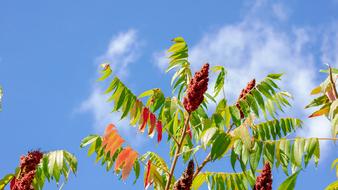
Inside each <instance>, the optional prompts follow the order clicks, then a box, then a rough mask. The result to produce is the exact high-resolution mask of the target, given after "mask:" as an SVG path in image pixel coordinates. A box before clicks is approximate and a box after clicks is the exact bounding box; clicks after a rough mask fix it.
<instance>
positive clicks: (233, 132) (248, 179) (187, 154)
mask: <svg viewBox="0 0 338 190" xmlns="http://www.w3.org/2000/svg"><path fill="white" fill-rule="evenodd" d="M172 41H173V44H172V45H171V47H170V48H169V49H168V53H169V65H168V68H167V70H166V72H169V71H172V70H173V71H174V73H173V77H172V80H171V87H172V91H173V92H172V93H173V94H174V96H172V97H165V95H164V93H163V92H162V91H161V90H160V89H158V88H154V89H150V90H146V91H144V92H143V93H141V94H140V95H139V96H136V95H134V94H133V93H132V92H131V90H130V89H128V88H127V87H126V86H125V84H123V82H121V80H120V79H119V78H117V77H114V78H113V79H112V81H111V82H110V85H109V87H108V88H107V89H106V90H105V93H106V94H109V96H110V97H109V99H108V102H113V103H114V106H113V108H112V111H113V112H120V113H121V119H127V118H128V116H129V119H130V125H133V126H134V125H137V124H138V125H139V128H138V129H139V130H140V131H141V132H144V131H145V127H146V126H148V135H149V136H150V137H152V136H153V134H154V133H153V131H154V122H155V121H156V122H161V126H163V132H164V133H165V134H166V137H167V141H168V143H167V144H168V145H169V156H170V158H174V159H173V160H172V162H174V163H175V161H177V160H175V158H178V157H182V160H183V162H184V163H185V162H187V161H188V160H189V159H191V158H192V157H193V156H194V157H195V154H197V153H198V152H200V151H204V152H205V153H207V155H208V157H207V158H206V159H205V160H204V162H203V163H204V164H206V163H209V162H216V161H220V162H222V161H223V159H222V158H224V157H226V156H230V164H231V166H232V168H233V170H234V171H235V173H223V172H205V171H203V172H200V173H198V172H197V174H198V175H197V176H196V178H195V179H194V180H193V187H192V189H198V188H199V187H200V186H201V185H202V184H204V183H206V184H207V185H208V187H209V189H251V188H252V186H253V185H254V182H255V175H256V173H257V172H260V170H259V169H257V168H258V167H259V166H260V165H261V163H263V164H264V163H265V162H269V163H270V165H271V167H272V168H282V170H283V171H284V173H285V174H286V175H289V174H290V173H291V174H292V175H291V176H290V177H288V178H287V179H286V181H285V182H284V183H283V184H282V185H281V186H280V189H292V188H294V186H295V181H296V178H297V175H298V174H299V172H300V171H301V169H302V168H306V167H307V165H308V163H309V162H310V160H314V162H315V164H316V165H317V164H318V161H319V158H320V146H319V140H320V138H303V137H296V138H293V139H288V138H287V137H289V136H290V135H292V134H294V133H295V132H296V130H297V129H298V128H301V127H302V121H301V120H300V119H297V118H292V117H283V118H280V117H279V114H280V113H281V112H284V111H285V109H286V108H288V107H291V104H290V102H289V100H290V99H291V98H292V96H291V95H290V94H289V93H288V92H286V91H283V90H282V89H281V88H280V87H279V85H278V83H279V80H281V77H282V75H283V74H280V73H275V74H268V75H267V76H266V77H265V78H264V79H263V80H261V81H259V82H257V84H256V85H254V86H253V88H252V89H251V88H250V90H248V91H246V92H245V94H244V96H241V98H240V99H238V100H237V101H236V102H233V103H230V102H228V100H227V99H226V97H225V92H224V82H225V76H226V75H227V72H226V69H225V68H224V67H222V66H214V67H212V68H211V70H212V71H213V72H211V73H213V74H215V75H216V76H215V77H212V76H210V78H212V79H214V78H215V84H214V86H213V87H212V92H211V93H210V94H208V93H206V94H204V95H205V96H204V97H205V98H204V101H203V103H202V104H201V106H200V107H199V108H198V109H197V110H196V111H194V112H192V113H191V114H190V115H189V113H187V112H186V111H185V109H184V106H183V105H182V99H183V95H184V94H185V93H186V90H187V89H188V85H189V82H190V80H191V78H192V71H191V69H190V62H189V61H188V45H187V43H186V42H185V40H184V39H183V38H182V37H177V38H174V39H173V40H172ZM111 74H112V70H111V68H110V67H109V65H104V69H103V71H101V77H100V78H99V81H102V80H107V79H108V78H109V76H110V75H111ZM335 77H336V76H335ZM209 89H210V87H209ZM332 89H333V86H332V84H331V81H330V78H328V79H326V80H325V82H324V83H323V84H321V85H320V86H319V87H317V88H315V89H314V90H313V91H312V92H311V93H312V94H321V95H320V96H319V97H318V98H316V99H314V100H313V101H312V102H311V103H310V104H309V105H308V106H307V108H309V107H316V106H320V109H319V110H317V111H316V112H315V113H314V114H312V115H311V117H314V116H319V115H326V116H328V117H329V118H330V119H331V120H332V121H333V124H334V127H333V129H332V130H333V132H332V133H333V134H335V135H336V134H337V130H338V128H337V127H336V126H338V125H337V123H338V116H336V115H337V114H336V113H337V112H338V107H337V106H338V101H332V100H331V99H330V97H328V96H327V93H328V92H332ZM221 91H223V93H222V94H223V98H222V99H220V100H217V99H216V97H218V98H219V97H220V96H219V94H220V92H221ZM175 95H176V96H175ZM242 95H243V94H242ZM141 100H142V101H143V102H142V101H141ZM210 103H215V104H216V108H215V110H213V112H210V111H211V110H208V106H209V105H210ZM206 110H208V112H207V111H206ZM150 115H151V117H150ZM188 116H189V117H188ZM187 118H189V121H188V122H187V123H186V122H185V121H187ZM257 121H258V122H257ZM186 128H188V130H187V131H184V129H186ZM187 134H189V135H187ZM158 135H161V137H162V129H161V132H159V131H158ZM183 137H184V138H183ZM179 140H182V144H180V143H181V142H180V141H179ZM103 141H104V137H101V136H97V135H91V136H88V137H86V138H85V139H84V140H83V141H82V143H81V147H85V146H89V150H88V154H89V155H91V154H93V153H96V161H97V162H98V161H99V160H102V161H101V164H102V165H104V164H106V169H107V170H110V169H111V167H112V165H113V163H114V162H116V159H117V157H118V156H119V154H122V153H121V152H122V151H123V150H124V148H123V147H121V146H120V145H121V144H119V145H116V144H115V145H114V146H117V147H118V149H117V151H116V152H114V155H110V152H109V151H106V144H105V143H104V142H103ZM110 146H113V145H110ZM117 147H115V148H117ZM140 163H141V164H144V165H145V169H144V175H145V185H149V184H150V183H152V184H153V185H154V188H155V189H159V190H160V189H165V187H167V188H168V187H169V188H170V187H172V185H173V183H174V181H171V183H170V184H169V181H170V180H169V179H171V177H172V178H174V179H175V176H171V171H173V169H174V168H175V164H176V163H175V164H173V165H172V166H173V168H169V167H168V166H167V164H166V162H165V161H164V159H163V158H161V157H160V155H158V154H156V153H154V152H147V153H145V154H144V155H142V156H140V157H138V159H137V161H136V162H135V163H134V165H133V168H134V172H135V176H136V179H137V178H138V176H139V174H140ZM238 163H239V166H240V168H241V170H242V172H236V169H237V168H238V167H237V165H236V164H238ZM195 164H197V163H195ZM203 167H204V165H203V166H202V168H203ZM115 172H117V173H119V172H120V170H117V171H115ZM166 184H167V185H166Z"/></svg>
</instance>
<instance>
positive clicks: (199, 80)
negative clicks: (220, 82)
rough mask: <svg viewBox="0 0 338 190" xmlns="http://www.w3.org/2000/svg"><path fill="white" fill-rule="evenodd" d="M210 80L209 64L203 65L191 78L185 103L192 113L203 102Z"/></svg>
mask: <svg viewBox="0 0 338 190" xmlns="http://www.w3.org/2000/svg"><path fill="white" fill-rule="evenodd" d="M208 82H209V64H208V63H206V64H204V65H203V67H202V69H201V70H200V71H198V72H196V73H195V76H194V77H193V78H192V79H191V81H190V84H189V87H188V91H187V95H186V96H185V97H184V100H183V105H184V107H185V109H186V110H187V111H188V112H189V113H191V112H193V111H195V110H196V109H197V108H198V106H200V104H201V103H202V102H203V99H204V93H205V92H206V91H207V89H208Z"/></svg>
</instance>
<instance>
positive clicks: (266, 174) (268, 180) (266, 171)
mask: <svg viewBox="0 0 338 190" xmlns="http://www.w3.org/2000/svg"><path fill="white" fill-rule="evenodd" d="M253 190H272V174H271V167H270V164H269V163H268V162H266V163H265V165H264V168H263V171H262V173H261V175H260V176H258V177H257V179H256V184H255V186H254V189H253Z"/></svg>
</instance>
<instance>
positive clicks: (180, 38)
mask: <svg viewBox="0 0 338 190" xmlns="http://www.w3.org/2000/svg"><path fill="white" fill-rule="evenodd" d="M172 41H173V42H176V43H179V42H185V41H184V38H183V37H181V36H179V37H176V38H174V39H172Z"/></svg>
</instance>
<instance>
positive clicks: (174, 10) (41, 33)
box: [0, 0, 338, 190]
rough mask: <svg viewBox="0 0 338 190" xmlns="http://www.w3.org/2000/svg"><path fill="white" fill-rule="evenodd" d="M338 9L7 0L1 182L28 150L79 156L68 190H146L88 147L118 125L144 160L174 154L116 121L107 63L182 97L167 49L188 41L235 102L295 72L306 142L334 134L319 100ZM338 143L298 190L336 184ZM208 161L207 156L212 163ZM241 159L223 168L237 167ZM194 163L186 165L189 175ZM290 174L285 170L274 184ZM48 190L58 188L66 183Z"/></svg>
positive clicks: (141, 85) (287, 84)
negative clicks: (100, 78) (173, 82)
mask: <svg viewBox="0 0 338 190" xmlns="http://www.w3.org/2000/svg"><path fill="white" fill-rule="evenodd" d="M337 9H338V1H337V0H325V1H311V2H309V1H305V0H299V1H295V0H290V1H288V2H287V3H286V2H284V1H269V0H257V1H248V0H243V1H239V0H229V1H212V2H206V1H202V0H195V1H193V0H188V1H184V2H183V1H163V2H160V1H153V0H151V1H119V2H118V1H108V0H102V1H96V2H94V1H79V0H74V1H65V0H59V1H42V0H31V1H13V0H0V84H1V85H2V86H3V88H4V93H5V95H4V98H3V101H4V102H3V111H2V112H1V113H0V127H1V133H0V144H1V145H2V146H1V156H0V176H3V175H5V174H7V173H9V172H12V171H13V169H14V168H15V167H16V166H17V165H18V162H19V157H20V155H22V154H25V153H26V152H27V151H28V150H32V149H36V148H41V149H42V150H45V151H48V150H55V149H67V150H69V151H70V152H72V153H74V154H75V155H76V156H77V158H78V160H79V170H78V174H77V176H76V177H72V178H71V179H70V181H69V182H68V183H67V184H66V186H65V188H64V189H66V190H67V189H119V188H123V189H142V187H143V186H142V179H141V180H139V182H138V183H137V184H136V185H135V186H134V185H132V180H133V179H131V180H128V181H126V182H121V181H119V180H118V177H116V176H115V175H114V174H112V173H107V172H105V170H104V168H102V167H100V166H98V165H95V164H94V158H88V157H87V156H86V151H85V150H80V148H79V143H80V141H81V139H82V138H83V137H85V136H87V135H88V134H90V133H100V132H102V130H103V128H104V127H105V125H106V123H107V122H111V121H113V122H115V123H117V124H118V126H119V128H120V130H121V133H122V134H123V135H124V137H125V138H126V139H127V140H128V142H129V143H130V144H131V145H132V146H133V147H135V149H137V150H138V151H139V152H141V153H143V152H145V151H146V150H147V149H151V150H153V151H159V152H160V153H161V154H162V155H165V153H166V151H167V149H166V146H165V142H162V143H161V144H159V145H156V143H155V140H154V139H148V138H147V137H145V136H142V135H139V134H136V130H135V129H134V128H130V127H129V126H127V125H126V123H125V122H124V121H117V119H116V118H117V116H116V115H112V114H109V107H107V104H105V103H104V98H105V97H104V96H102V94H101V91H102V89H101V88H102V87H103V86H102V84H96V83H95V82H94V81H95V80H96V78H97V70H98V65H99V64H100V62H101V61H103V60H109V61H110V62H111V64H112V66H113V69H114V68H115V70H114V71H115V73H116V74H117V75H118V76H120V77H121V78H122V79H123V81H124V82H125V83H126V84H127V85H128V86H129V87H130V88H131V89H132V90H133V92H135V93H136V94H139V93H141V92H142V91H144V90H147V89H150V88H154V87H160V88H162V89H163V90H164V92H166V94H167V95H169V94H170V89H169V82H170V77H171V76H170V75H164V71H163V68H164V67H165V65H166V63H167V62H166V61H167V60H166V59H165V55H164V53H163V52H164V50H165V49H166V48H168V47H169V46H170V39H172V38H173V37H176V36H183V37H184V38H186V40H187V42H188V43H189V46H190V53H191V54H190V55H191V56H190V61H191V62H192V68H193V69H194V70H197V69H198V68H199V67H200V66H201V65H202V64H203V63H204V62H205V61H209V62H210V63H211V64H212V65H216V64H217V65H224V66H225V67H226V68H227V69H228V72H229V75H228V77H227V83H226V94H227V96H228V97H229V99H233V98H234V97H236V96H237V95H238V93H239V92H240V88H242V87H243V86H245V84H246V82H247V81H249V80H250V79H251V78H252V77H256V78H257V79H259V78H262V77H264V76H265V75H266V74H268V73H269V72H285V73H286V76H285V81H284V82H282V83H281V85H282V87H284V88H285V89H287V90H289V91H290V92H291V93H292V94H293V95H294V102H293V103H294V105H295V108H294V109H293V110H292V111H290V112H288V113H290V114H293V115H296V116H298V117H301V118H305V125H304V129H303V130H301V131H298V135H300V136H307V137H309V136H320V137H324V136H329V123H328V122H327V121H326V120H325V119H314V120H311V121H309V120H307V119H306V116H307V115H308V114H309V113H310V111H308V110H306V111H304V110H303V109H302V108H303V107H304V105H305V104H306V103H308V102H309V100H310V98H309V97H308V92H309V91H310V90H311V88H312V87H314V86H315V85H316V84H318V83H319V82H320V80H321V79H322V78H323V76H321V75H320V74H319V73H318V72H317V71H318V70H319V69H320V68H323V64H322V63H323V62H329V63H330V64H331V65H334V66H338V12H337ZM336 157H338V151H337V147H336V146H334V145H332V144H331V143H324V144H323V145H322V159H321V161H320V164H319V167H318V168H314V166H313V165H310V166H309V167H308V168H307V169H305V171H304V172H302V173H301V174H300V176H299V179H298V183H297V186H296V189H323V188H324V187H325V186H326V185H327V184H329V183H330V182H332V181H334V180H335V175H334V172H333V171H331V170H330V164H331V162H332V161H333V159H334V158H336ZM202 158H203V157H202ZM229 165H230V162H228V161H227V160H223V161H220V162H218V163H216V164H215V165H213V166H210V167H209V169H212V168H216V167H217V168H220V167H221V168H222V167H224V171H229V169H230V167H229ZM182 169H183V165H182V164H179V169H178V173H179V172H180V171H182ZM284 178H285V176H284V174H283V173H282V172H281V171H276V172H275V174H274V181H275V182H274V185H275V187H277V185H278V184H279V183H280V182H281V181H282V180H283V179H284ZM46 189H57V188H56V186H55V184H50V185H47V186H46Z"/></svg>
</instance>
